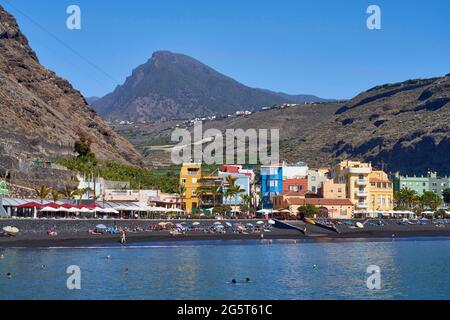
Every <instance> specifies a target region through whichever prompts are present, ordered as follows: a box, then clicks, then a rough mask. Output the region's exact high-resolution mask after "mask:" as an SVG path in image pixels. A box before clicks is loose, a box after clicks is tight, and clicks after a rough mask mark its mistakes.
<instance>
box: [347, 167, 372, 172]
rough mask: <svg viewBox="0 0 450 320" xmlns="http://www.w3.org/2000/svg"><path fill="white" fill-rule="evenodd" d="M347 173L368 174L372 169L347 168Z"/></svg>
mask: <svg viewBox="0 0 450 320" xmlns="http://www.w3.org/2000/svg"><path fill="white" fill-rule="evenodd" d="M348 172H349V173H351V174H369V173H371V172H372V168H370V167H368V168H349V169H348Z"/></svg>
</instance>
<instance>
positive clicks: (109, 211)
mask: <svg viewBox="0 0 450 320" xmlns="http://www.w3.org/2000/svg"><path fill="white" fill-rule="evenodd" d="M103 212H105V213H114V214H119V211H117V210H116V209H114V208H105V209H103Z"/></svg>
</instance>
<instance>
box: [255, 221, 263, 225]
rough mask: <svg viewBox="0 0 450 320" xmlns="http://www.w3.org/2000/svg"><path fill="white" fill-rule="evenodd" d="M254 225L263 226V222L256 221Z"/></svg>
mask: <svg viewBox="0 0 450 320" xmlns="http://www.w3.org/2000/svg"><path fill="white" fill-rule="evenodd" d="M256 224H257V225H263V224H264V221H258V222H256Z"/></svg>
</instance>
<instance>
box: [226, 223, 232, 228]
mask: <svg viewBox="0 0 450 320" xmlns="http://www.w3.org/2000/svg"><path fill="white" fill-rule="evenodd" d="M225 224H226V225H227V226H229V227H233V225H232V224H231V223H230V222H225Z"/></svg>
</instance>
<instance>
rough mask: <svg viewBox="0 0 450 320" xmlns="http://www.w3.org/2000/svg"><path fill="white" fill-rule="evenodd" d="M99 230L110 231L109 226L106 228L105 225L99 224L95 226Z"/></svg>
mask: <svg viewBox="0 0 450 320" xmlns="http://www.w3.org/2000/svg"><path fill="white" fill-rule="evenodd" d="M95 227H96V228H97V229H108V227H107V226H105V225H104V224H98V225H96V226H95Z"/></svg>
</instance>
